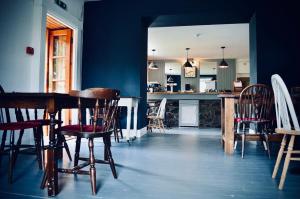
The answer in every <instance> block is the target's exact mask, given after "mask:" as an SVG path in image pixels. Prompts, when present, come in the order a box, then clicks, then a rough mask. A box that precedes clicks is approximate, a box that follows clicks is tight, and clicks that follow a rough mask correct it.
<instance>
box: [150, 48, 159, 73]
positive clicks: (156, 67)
mask: <svg viewBox="0 0 300 199" xmlns="http://www.w3.org/2000/svg"><path fill="white" fill-rule="evenodd" d="M155 51H156V50H155V49H152V52H153V57H152V61H151V63H150V64H149V66H148V68H149V69H150V70H157V69H158V66H157V65H156V64H155V62H154V52H155Z"/></svg>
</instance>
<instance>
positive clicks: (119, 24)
mask: <svg viewBox="0 0 300 199" xmlns="http://www.w3.org/2000/svg"><path fill="white" fill-rule="evenodd" d="M258 2H260V1H258ZM282 4H283V3H282ZM285 4H287V3H285ZM273 7H274V10H275V11H278V10H279V16H277V13H272V14H271V12H272V9H270V8H273ZM280 8H281V7H280V6H279V5H275V4H274V3H273V1H272V3H269V4H267V3H255V2H254V1H240V0H227V1H225V0H214V1H212V0H204V1H199V0H164V1H158V0H152V1H146V0H144V1H143V0H140V1H134V0H131V1H130V0H123V1H115V0H103V1H99V2H87V3H85V11H84V13H85V16H84V35H83V36H84V38H83V39H84V43H83V63H82V64H83V65H82V88H88V87H114V88H119V89H120V90H121V94H122V95H123V96H140V97H141V103H140V109H139V121H138V125H139V128H141V127H143V126H145V124H146V121H145V117H144V116H145V112H146V77H147V76H146V66H147V61H146V59H147V27H148V26H150V25H151V26H175V25H204V24H225V23H249V22H250V19H251V17H252V16H253V14H254V13H255V12H256V20H257V21H256V32H257V35H256V36H257V75H258V76H257V80H258V82H265V83H269V82H270V80H269V79H270V75H271V74H273V72H278V73H280V74H282V75H283V76H284V78H285V79H287V77H288V76H289V75H290V73H291V74H292V76H293V77H295V73H294V74H293V72H289V70H286V67H291V68H293V66H294V65H295V64H297V63H298V65H297V67H299V66H300V65H299V59H296V57H295V55H296V53H295V51H297V49H296V48H295V47H296V46H297V45H298V44H297V45H296V43H297V42H298V41H299V39H298V38H299V35H300V34H299V26H298V27H297V28H296V27H291V25H292V24H293V23H296V22H299V21H297V20H296V18H295V17H296V13H294V12H293V13H291V14H290V10H293V8H292V7H291V6H289V5H285V7H284V9H285V11H281V10H280ZM285 15H287V16H285ZM289 20H291V21H292V22H290V21H289ZM270 21H271V23H270ZM285 22H287V23H288V24H284V23H285ZM278 23H279V25H280V26H281V27H283V28H284V29H280V30H279V29H278ZM291 23H292V24H291ZM298 24H299V23H298ZM284 31H286V33H282V32H284ZM290 31H296V32H295V33H292V36H290V35H289V33H288V32H290ZM274 32H275V33H274ZM296 35H298V38H297V37H296ZM285 36H288V37H286V38H282V37H285ZM289 38H292V41H290V40H289ZM297 39H298V40H297ZM278 42H279V43H278ZM294 42H295V43H294ZM286 44H287V45H286ZM298 46H299V45H298ZM292 51H294V52H292ZM274 55H276V56H274ZM250 56H251V55H250ZM274 58H278V59H280V60H278V62H277V61H276V60H275V59H274ZM270 59H273V60H270ZM290 63H292V64H293V65H291V64H290ZM284 68H285V70H283V69H284ZM298 79H300V78H298ZM298 79H297V78H294V80H288V82H287V83H288V85H294V84H296V83H299V80H298Z"/></svg>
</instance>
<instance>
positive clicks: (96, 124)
mask: <svg viewBox="0 0 300 199" xmlns="http://www.w3.org/2000/svg"><path fill="white" fill-rule="evenodd" d="M119 93H120V92H119V91H118V90H114V89H105V88H93V89H86V90H84V91H79V92H71V93H70V95H72V96H76V97H78V124H77V125H67V126H63V127H61V128H60V132H59V133H60V134H62V135H69V136H75V137H76V147H75V157H74V167H73V168H72V169H63V168H60V169H58V171H59V172H63V173H72V174H87V175H90V180H91V187H92V193H93V194H96V168H95V163H102V164H109V165H110V168H111V171H112V173H113V176H114V178H117V173H116V169H115V164H114V160H113V158H112V153H111V150H110V146H111V142H110V136H111V134H112V133H113V131H114V130H113V122H114V121H113V120H114V117H115V114H116V111H117V108H118V101H119V98H120V97H119ZM88 104H93V106H94V108H93V111H92V112H93V114H94V115H93V117H92V118H93V119H92V121H91V124H89V125H87V124H83V122H82V121H83V118H82V110H85V109H86V108H88V107H90V106H87V105H88ZM82 138H86V139H88V147H89V158H85V157H80V155H79V153H80V145H81V139H82ZM94 138H103V143H104V160H97V159H95V157H94ZM79 160H81V161H84V162H83V163H82V164H80V165H78V162H79ZM88 165H90V169H89V171H85V170H82V169H83V168H84V167H86V166H88ZM45 180H46V179H45V178H44V179H43V182H42V183H43V184H42V187H43V186H44V185H45Z"/></svg>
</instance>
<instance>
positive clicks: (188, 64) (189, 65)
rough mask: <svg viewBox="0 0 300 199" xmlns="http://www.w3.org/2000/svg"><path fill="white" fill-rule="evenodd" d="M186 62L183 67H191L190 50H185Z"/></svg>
mask: <svg viewBox="0 0 300 199" xmlns="http://www.w3.org/2000/svg"><path fill="white" fill-rule="evenodd" d="M185 50H186V62H185V63H184V64H183V66H184V67H193V66H192V64H191V63H190V62H189V50H190V48H186V49H185Z"/></svg>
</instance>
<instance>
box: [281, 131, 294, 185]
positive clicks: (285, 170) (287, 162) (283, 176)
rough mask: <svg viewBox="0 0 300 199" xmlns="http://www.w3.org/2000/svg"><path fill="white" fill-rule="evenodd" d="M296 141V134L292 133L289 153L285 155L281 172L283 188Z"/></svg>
mask: <svg viewBox="0 0 300 199" xmlns="http://www.w3.org/2000/svg"><path fill="white" fill-rule="evenodd" d="M294 141H295V136H294V135H292V136H291V139H290V142H289V146H288V150H287V154H286V156H285V160H284V166H283V169H282V173H281V178H280V183H279V187H278V188H279V189H280V190H282V189H283V186H284V182H285V178H286V173H287V170H288V168H289V164H290V160H291V155H292V151H293V148H294Z"/></svg>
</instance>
